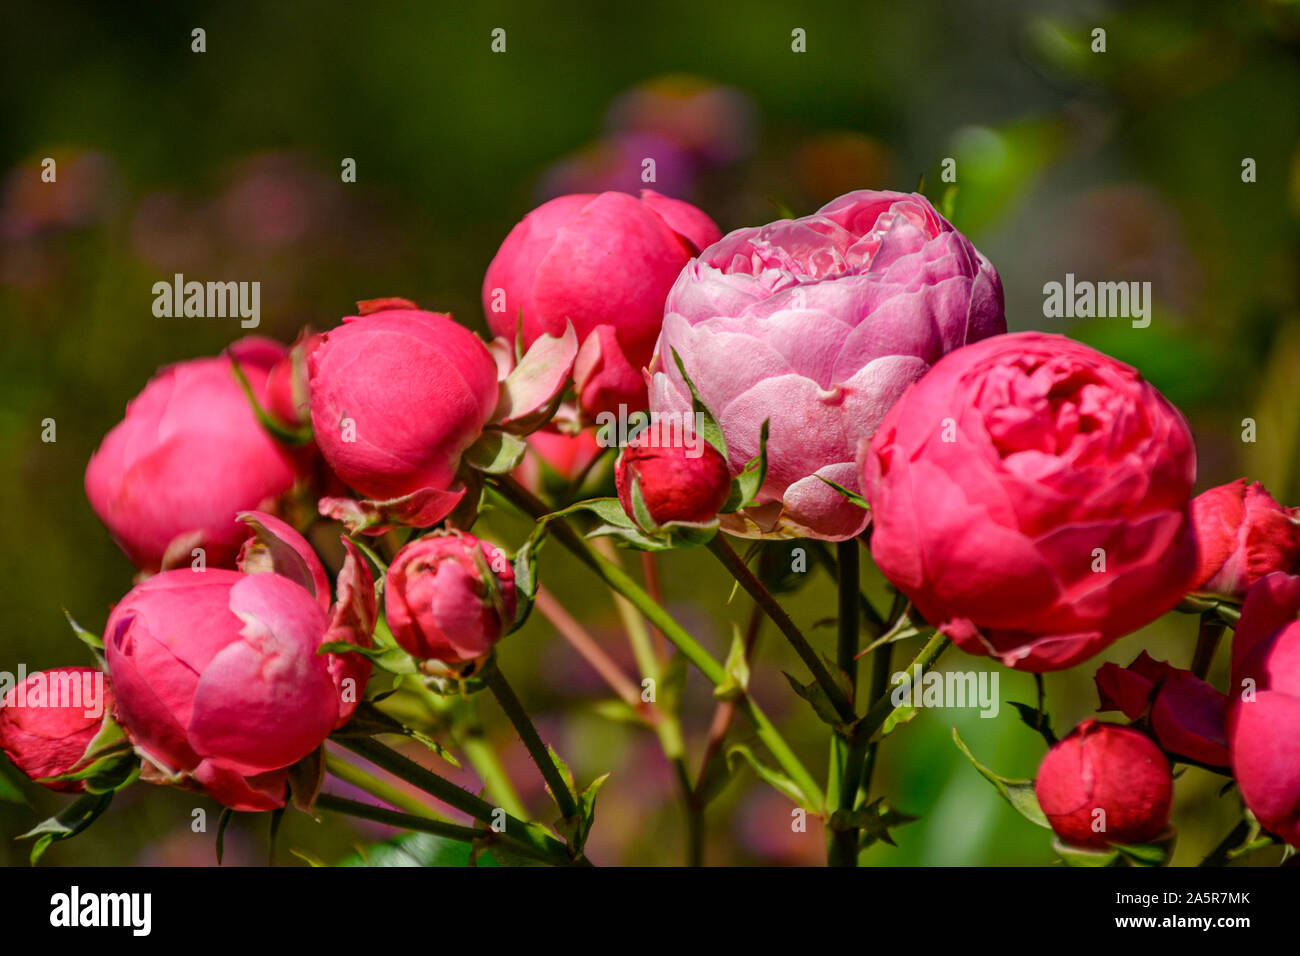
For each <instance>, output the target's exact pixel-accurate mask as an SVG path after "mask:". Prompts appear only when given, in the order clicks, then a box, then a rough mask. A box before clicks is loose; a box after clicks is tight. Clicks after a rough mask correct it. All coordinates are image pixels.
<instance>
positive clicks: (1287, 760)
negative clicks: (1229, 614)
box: [1228, 572, 1300, 847]
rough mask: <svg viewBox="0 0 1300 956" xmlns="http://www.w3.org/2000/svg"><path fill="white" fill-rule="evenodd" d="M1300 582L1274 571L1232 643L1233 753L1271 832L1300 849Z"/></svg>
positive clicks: (1241, 782)
mask: <svg viewBox="0 0 1300 956" xmlns="http://www.w3.org/2000/svg"><path fill="white" fill-rule="evenodd" d="M1298 614H1300V577H1297V576H1295V575H1289V574H1283V573H1280V572H1276V573H1273V574H1270V575H1268V576H1267V577H1265V578H1262V579H1261V580H1260V581H1259V582H1258V583H1256V584H1255V586H1254V587H1252V588H1251V589H1250V591H1249V593H1248V594H1247V595H1246V601H1245V603H1244V604H1243V605H1242V608H1241V620H1240V621H1238V622H1237V629H1236V633H1235V634H1234V636H1233V639H1232V689H1231V693H1230V695H1229V696H1231V697H1232V703H1231V705H1230V706H1229V708H1228V754H1229V756H1230V758H1231V761H1232V773H1233V776H1234V777H1236V778H1237V786H1238V787H1239V788H1240V789H1241V798H1242V799H1243V800H1244V801H1245V803H1246V806H1248V807H1249V808H1250V810H1251V812H1252V813H1254V814H1255V816H1256V817H1257V818H1258V819H1259V822H1260V823H1261V824H1262V825H1263V826H1264V828H1265V829H1267V830H1269V831H1270V832H1272V833H1276V834H1277V835H1278V836H1280V837H1281V838H1282V839H1283V840H1285V841H1286V842H1287V843H1290V844H1291V845H1292V846H1295V847H1300V620H1297V615H1298Z"/></svg>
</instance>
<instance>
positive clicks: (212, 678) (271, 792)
mask: <svg viewBox="0 0 1300 956" xmlns="http://www.w3.org/2000/svg"><path fill="white" fill-rule="evenodd" d="M250 518H251V519H253V520H251V521H250V523H252V524H253V525H254V528H255V531H256V533H257V539H255V541H254V543H253V544H251V545H250V546H248V547H246V548H245V549H244V551H243V556H242V559H241V563H242V565H243V567H244V568H245V569H248V570H249V571H258V572H261V573H244V572H240V571H226V570H221V569H216V568H208V569H207V570H206V571H202V572H197V571H194V570H191V569H188V568H185V569H180V570H176V571H165V572H163V573H162V574H159V575H157V576H155V577H152V578H149V579H148V580H146V581H145V582H144V583H143V584H140V585H138V586H137V587H135V588H134V589H133V590H132V591H131V592H130V593H129V594H127V596H126V597H125V598H123V599H122V601H121V603H119V604H118V605H117V606H116V607H115V608H114V609H113V613H112V614H111V615H110V616H109V619H108V623H107V625H106V626H105V629H104V645H105V652H106V657H107V661H108V668H109V673H110V674H111V675H112V678H113V687H114V691H115V693H116V697H117V706H116V715H117V718H118V720H119V721H120V722H121V724H122V725H123V727H124V728H125V730H126V732H127V734H128V736H129V737H130V739H131V741H132V743H133V744H134V745H135V747H136V750H137V752H139V753H140V755H141V756H142V757H143V758H145V759H146V760H147V761H148V763H149V765H150V767H149V772H148V774H147V777H148V779H151V780H153V781H155V782H160V783H162V782H166V783H177V784H181V785H186V786H192V787H197V788H198V789H201V790H203V791H204V792H205V793H207V794H209V795H210V796H212V797H213V798H214V799H216V800H218V801H220V802H221V803H223V804H225V805H226V806H228V807H230V808H232V809H235V810H268V809H273V808H275V807H281V806H284V792H285V783H286V779H287V771H288V768H289V767H290V766H291V765H292V764H294V763H296V762H297V761H299V760H301V759H302V758H303V757H306V756H307V755H308V754H310V753H311V752H312V751H313V750H315V749H316V748H317V747H319V746H320V745H321V743H322V742H324V740H325V738H326V736H328V735H329V733H330V732H331V731H332V730H334V729H336V728H337V727H340V726H342V725H343V724H344V723H346V722H347V720H348V718H349V717H351V715H352V713H353V711H354V710H355V709H356V705H357V702H358V701H359V700H360V698H361V695H362V692H363V691H364V689H365V677H366V676H367V675H368V672H369V666H368V663H367V664H366V665H364V666H362V665H361V664H359V663H358V662H356V661H353V660H352V658H360V655H356V654H339V655H334V654H325V655H322V654H318V653H317V649H318V648H319V647H320V645H321V644H322V643H324V642H326V641H334V640H350V641H352V642H353V643H359V644H362V645H367V646H368V645H369V643H370V628H373V625H374V613H375V611H374V591H373V582H372V580H371V578H370V573H369V569H368V568H366V567H365V565H364V562H359V559H358V556H357V555H356V554H355V552H352V553H350V554H349V559H348V561H347V562H345V565H344V571H343V572H342V573H341V574H340V580H339V589H338V590H339V601H338V602H336V604H335V606H334V609H333V611H331V610H330V598H329V585H328V581H327V580H326V578H325V573H324V569H323V568H321V567H320V564H319V560H318V559H316V557H315V555H314V554H313V553H312V552H311V550H310V548H308V547H307V545H306V542H304V541H303V540H302V538H301V537H300V536H298V535H297V534H296V533H294V532H293V531H292V530H291V529H288V527H287V526H286V525H284V524H283V523H282V522H278V521H276V519H274V518H272V517H271V516H269V515H253V516H250ZM259 542H260V543H259ZM367 589H368V590H369V594H368V595H366V594H364V593H359V592H364V591H365V590H367ZM367 616H368V621H367V620H366V618H367ZM348 678H352V682H351V683H350V684H349V683H348V682H347V679H348Z"/></svg>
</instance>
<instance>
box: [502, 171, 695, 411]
mask: <svg viewBox="0 0 1300 956" xmlns="http://www.w3.org/2000/svg"><path fill="white" fill-rule="evenodd" d="M720 235H721V233H720V232H719V231H718V227H717V226H715V225H714V224H713V220H711V219H710V218H709V217H708V216H706V215H705V214H704V213H703V212H701V211H700V210H699V209H696V208H695V207H694V206H692V205H690V204H689V203H686V202H682V201H681V200H677V199H669V198H668V197H666V196H660V195H659V194H658V193H655V192H652V191H651V190H648V189H647V190H642V192H641V198H640V199H637V198H636V197H634V196H629V195H627V194H626V193H620V192H604V193H600V194H598V195H591V194H575V195H570V196H561V197H559V198H558V199H552V200H551V201H550V202H547V203H543V204H542V205H541V206H538V207H537V208H536V209H534V210H533V211H532V212H530V213H529V214H528V215H527V216H525V217H524V218H523V220H522V221H521V222H520V223H519V224H518V225H516V226H515V227H514V228H513V229H512V230H510V234H509V235H508V236H506V239H505V241H504V242H503V243H502V244H501V248H500V249H499V250H498V251H497V254H496V256H495V257H494V258H493V260H492V262H491V264H490V265H489V266H488V270H487V275H486V276H485V277H484V279H483V310H484V312H485V313H486V314H487V319H488V324H489V325H490V326H491V327H492V331H493V333H494V334H495V335H497V336H498V337H499V338H501V339H504V340H505V341H507V342H508V343H511V345H513V343H514V341H515V337H516V332H517V329H516V326H517V324H518V322H519V321H520V320H522V323H523V327H522V330H518V331H520V332H521V334H522V339H523V344H524V347H525V348H527V347H529V346H530V345H532V343H533V342H534V341H535V340H536V339H537V338H538V336H540V335H543V334H548V335H553V336H559V335H560V334H561V333H562V332H563V331H564V327H565V323H566V322H567V321H571V322H572V323H573V327H574V330H575V331H576V332H577V334H578V340H579V342H580V343H581V348H580V350H579V352H578V358H577V362H576V363H575V366H574V380H575V382H576V384H577V389H578V402H579V405H580V406H581V408H582V410H583V412H584V413H585V414H586V416H587V417H588V418H589V419H594V417H595V415H597V414H599V413H600V412H602V411H608V412H614V413H617V410H618V406H619V404H620V403H622V404H626V405H627V406H628V408H629V410H632V411H635V410H638V409H643V408H645V405H646V391H645V380H644V377H643V375H642V372H641V370H642V368H643V367H644V366H645V365H646V364H647V363H648V362H649V361H650V356H651V354H652V353H653V352H654V344H655V340H656V339H657V338H658V337H659V326H660V324H661V323H662V321H663V311H664V296H666V295H667V294H668V289H669V287H671V286H672V284H673V280H674V279H676V278H677V274H678V273H679V272H681V270H682V267H683V266H684V265H686V263H687V261H688V260H689V259H690V257H691V256H693V255H695V254H696V253H697V252H699V250H700V249H702V248H704V247H705V246H707V245H708V244H709V243H711V242H714V241H715V240H716V239H717V238H718V237H719V236H720Z"/></svg>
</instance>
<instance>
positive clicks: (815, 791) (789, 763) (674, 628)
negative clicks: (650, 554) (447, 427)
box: [493, 475, 825, 812]
mask: <svg viewBox="0 0 1300 956" xmlns="http://www.w3.org/2000/svg"><path fill="white" fill-rule="evenodd" d="M493 480H494V481H495V482H496V483H497V487H498V490H500V491H501V493H502V495H503V496H504V497H505V498H506V500H508V501H509V502H511V504H513V505H514V506H515V507H517V508H518V509H519V510H520V511H522V512H524V513H525V514H527V515H529V516H530V517H532V518H533V519H534V520H537V519H539V518H544V517H545V516H546V515H547V514H548V513H549V512H548V511H547V508H546V505H545V503H544V502H542V501H541V500H540V499H538V498H537V497H536V496H534V495H533V494H532V492H530V491H528V489H526V488H524V487H523V486H522V485H520V484H519V483H518V482H517V481H515V480H514V479H513V478H510V477H509V476H508V475H507V476H498V477H496V478H494V479H493ZM547 527H548V528H549V529H550V530H551V531H553V532H554V534H555V537H556V538H557V539H558V540H559V541H560V543H561V544H563V545H564V546H565V547H566V548H568V549H569V551H571V552H572V553H573V554H574V556H575V557H577V558H578V560H579V561H581V562H582V563H583V564H584V565H586V566H587V568H589V569H590V570H591V571H592V572H594V573H595V574H596V576H597V577H599V578H600V579H601V580H602V581H604V582H605V583H606V584H607V585H609V586H610V587H611V588H613V589H614V590H615V591H617V592H618V593H619V594H621V595H623V597H625V598H627V599H628V600H629V601H631V602H632V604H633V605H634V606H635V607H636V608H637V609H638V610H639V611H640V612H641V613H642V614H644V615H645V617H646V619H647V620H648V621H650V622H651V623H652V624H654V626H655V627H657V628H659V630H660V631H662V632H663V635H664V637H666V638H668V640H669V641H670V642H671V643H672V644H673V646H675V647H676V648H677V649H678V650H679V651H681V653H682V656H683V657H685V658H686V659H687V660H688V661H690V662H691V663H692V664H694V665H695V667H696V668H697V669H698V670H699V671H700V673H702V674H703V675H704V676H705V677H706V678H707V679H708V680H709V682H710V683H712V684H713V685H714V686H715V687H716V686H717V685H718V684H721V683H722V682H723V681H724V680H725V678H726V674H725V672H724V670H723V668H722V664H720V663H719V662H718V661H717V659H716V658H714V657H713V655H711V654H710V653H709V652H708V651H707V650H705V649H704V647H703V646H702V645H701V644H700V643H699V642H698V641H696V640H695V638H693V637H692V636H691V635H690V633H689V632H687V631H686V629H685V628H683V627H682V626H681V625H680V624H678V623H677V621H676V620H675V619H674V618H673V616H672V615H671V614H669V613H668V612H667V611H666V610H664V608H663V607H662V606H661V605H659V604H658V603H656V602H655V601H654V600H653V599H652V598H651V597H650V595H648V594H647V593H646V592H645V591H644V590H643V589H642V588H641V587H640V586H639V585H638V584H637V583H636V582H635V581H633V580H632V579H631V578H630V577H628V576H627V574H626V573H625V572H624V571H623V569H622V568H620V567H618V566H617V565H615V564H613V563H612V562H610V561H606V560H604V559H603V558H602V557H601V556H600V555H598V554H596V552H595V551H593V550H592V548H591V546H590V545H589V544H588V543H587V542H586V541H585V540H584V539H583V538H582V537H581V536H579V535H578V534H577V533H576V532H575V531H574V530H573V529H572V528H571V527H569V525H568V524H566V523H565V521H564V519H563V518H559V519H555V520H553V521H551V522H550V523H549V524H548V525H547ZM740 700H741V705H740V706H741V708H742V709H743V710H744V711H745V714H746V715H747V716H748V717H749V719H750V721H751V722H752V723H753V724H754V729H755V732H756V733H757V735H758V738H759V740H761V741H762V742H763V744H764V745H765V746H766V747H767V749H768V750H769V751H770V752H771V754H772V756H773V758H774V759H775V760H776V761H777V763H779V764H780V765H781V768H782V769H783V770H784V771H785V773H786V775H787V776H788V777H790V779H791V780H793V781H794V784H795V786H797V787H798V788H799V789H800V790H801V791H802V792H803V795H804V797H805V798H806V799H807V801H808V803H809V804H811V806H809V807H807V808H806V809H810V810H812V811H813V812H821V810H822V807H823V804H824V801H825V797H824V796H823V794H822V792H821V787H819V786H818V785H817V781H816V780H814V779H813V776H812V774H810V773H809V772H808V770H807V768H806V767H804V765H803V764H802V763H800V761H799V758H798V757H797V756H795V753H794V751H793V750H791V749H790V746H789V744H787V743H786V742H785V739H784V738H783V737H782V736H781V734H780V732H779V731H778V730H777V729H776V727H775V726H773V724H772V722H771V721H770V720H769V719H768V718H767V715H766V714H765V713H763V710H762V708H760V707H759V706H758V704H757V703H755V702H754V699H753V698H752V697H751V696H750V695H749V694H745V695H743V696H742V697H741V698H740Z"/></svg>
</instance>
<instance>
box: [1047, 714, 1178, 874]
mask: <svg viewBox="0 0 1300 956" xmlns="http://www.w3.org/2000/svg"><path fill="white" fill-rule="evenodd" d="M1173 785H1174V780H1173V775H1172V774H1171V773H1170V772H1169V762H1168V761H1167V760H1166V759H1165V755H1164V754H1162V753H1161V752H1160V748H1158V747H1157V746H1156V745H1155V744H1154V743H1152V742H1151V739H1150V738H1149V737H1147V736H1146V735H1145V734H1142V733H1139V732H1138V731H1136V730H1133V729H1132V728H1131V727H1121V726H1118V725H1117V724H1104V723H1101V722H1100V721H1097V720H1085V721H1084V722H1083V723H1081V724H1080V725H1079V726H1078V727H1076V728H1075V729H1074V731H1073V733H1071V734H1070V735H1069V736H1068V737H1066V738H1065V739H1064V740H1062V741H1060V742H1059V743H1058V744H1057V745H1056V746H1054V747H1053V748H1052V749H1051V750H1049V751H1048V752H1047V756H1046V757H1044V758H1043V762H1042V764H1041V765H1040V766H1039V768H1038V779H1037V780H1036V781H1035V782H1034V792H1035V793H1036V794H1037V796H1038V804H1039V806H1040V807H1042V808H1043V813H1045V814H1046V815H1047V821H1048V822H1049V823H1050V824H1051V825H1052V829H1053V830H1055V831H1056V835H1057V836H1059V837H1060V838H1061V839H1062V840H1063V841H1064V842H1066V843H1070V844H1073V845H1075V846H1084V847H1093V848H1096V849H1102V848H1104V847H1105V846H1106V845H1107V844H1110V843H1146V842H1148V841H1150V840H1153V839H1154V838H1155V837H1157V836H1158V835H1159V834H1160V832H1161V831H1162V830H1164V828H1165V825H1166V824H1167V823H1168V822H1169V805H1170V802H1171V800H1172V799H1173Z"/></svg>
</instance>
